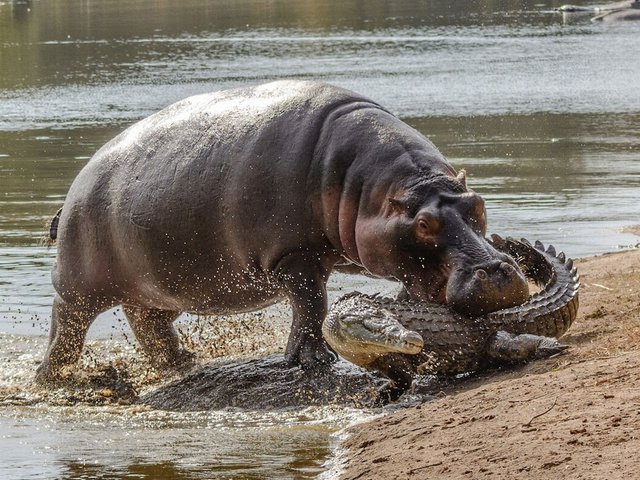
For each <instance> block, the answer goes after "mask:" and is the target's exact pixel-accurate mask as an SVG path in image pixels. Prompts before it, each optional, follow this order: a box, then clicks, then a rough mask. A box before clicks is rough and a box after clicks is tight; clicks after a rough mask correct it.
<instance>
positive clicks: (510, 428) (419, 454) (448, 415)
mask: <svg viewBox="0 0 640 480" xmlns="http://www.w3.org/2000/svg"><path fill="white" fill-rule="evenodd" d="M577 264H578V268H579V271H580V273H581V281H582V288H581V292H580V300H581V306H580V311H579V314H578V318H577V319H576V322H575V323H574V325H573V326H572V328H571V329H570V330H569V332H568V333H567V334H566V335H565V336H564V337H563V338H564V340H565V342H566V343H568V344H569V345H570V346H571V349H570V350H569V351H568V353H566V354H563V355H561V356H558V357H556V358H552V359H548V360H544V361H537V362H534V363H531V364H529V365H526V366H523V367H520V368H517V369H515V370H505V371H492V372H486V373H483V374H481V375H478V376H475V377H472V378H469V379H466V380H457V381H449V382H446V381H441V382H440V383H439V384H437V385H435V386H434V393H436V394H438V395H439V397H440V398H439V399H438V400H435V401H433V402H430V403H425V404H422V405H420V406H416V407H414V408H409V409H405V410H401V411H398V412H396V413H393V414H391V415H388V416H384V417H381V418H378V419H375V420H373V421H371V422H368V423H365V424H361V425H357V426H354V427H352V428H350V429H349V430H348V432H347V433H348V438H347V440H346V441H345V442H344V443H343V447H344V448H346V449H347V451H346V455H345V456H346V458H347V461H346V465H344V468H345V471H344V472H343V474H342V476H341V478H342V479H349V480H355V479H358V480H363V479H369V478H370V479H374V478H375V479H387V478H388V479H396V478H438V479H454V478H455V479H457V478H465V479H467V478H471V479H475V478H478V479H480V478H492V479H510V478H522V477H525V478H528V479H547V478H552V477H553V478H581V479H601V478H607V479H610V480H611V479H623V478H636V477H637V472H638V470H639V469H640V458H639V457H638V455H637V452H638V451H640V434H638V432H640V407H639V405H640V369H638V365H639V364H640V251H638V250H633V251H628V252H623V253H614V254H606V255H602V256H597V257H592V258H588V259H585V260H581V261H579V262H577Z"/></svg>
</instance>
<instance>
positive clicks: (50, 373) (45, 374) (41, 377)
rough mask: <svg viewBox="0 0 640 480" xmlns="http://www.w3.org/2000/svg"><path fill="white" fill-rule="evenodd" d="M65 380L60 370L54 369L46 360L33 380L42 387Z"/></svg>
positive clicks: (54, 384)
mask: <svg viewBox="0 0 640 480" xmlns="http://www.w3.org/2000/svg"><path fill="white" fill-rule="evenodd" d="M63 380H64V376H63V375H62V373H61V372H60V371H59V370H54V369H53V368H51V365H50V364H49V362H47V361H46V360H45V361H43V362H42V363H41V364H40V366H39V367H38V369H37V370H36V375H35V377H34V378H33V381H34V382H35V383H36V384H37V385H40V386H42V387H52V386H56V385H59V384H60V383H62V381H63Z"/></svg>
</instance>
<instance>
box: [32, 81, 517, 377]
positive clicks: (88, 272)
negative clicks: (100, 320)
mask: <svg viewBox="0 0 640 480" xmlns="http://www.w3.org/2000/svg"><path fill="white" fill-rule="evenodd" d="M53 223H55V225H54V224H53ZM53 223H52V228H51V233H50V235H51V238H52V239H53V238H56V239H57V245H58V246H57V258H56V262H55V265H54V267H53V271H52V282H53V286H54V288H55V291H56V294H55V298H54V300H53V308H52V319H51V329H50V339H49V347H48V350H47V352H46V354H45V358H44V360H43V362H42V363H41V365H40V366H39V368H38V371H37V375H36V379H37V380H38V381H40V382H46V381H48V380H55V379H57V378H59V376H60V372H61V369H62V368H63V367H64V366H67V365H71V364H73V363H75V362H76V361H77V360H78V358H79V355H80V353H81V350H82V346H83V343H84V339H85V335H86V332H87V330H88V328H89V326H90V325H91V323H92V321H93V320H94V319H95V317H96V316H97V315H98V314H99V313H100V312H102V311H105V310H107V309H109V308H112V307H114V306H117V305H122V310H123V312H124V314H125V316H126V318H127V320H128V322H129V324H130V325H131V328H132V330H133V333H134V335H135V337H136V339H137V340H138V341H139V343H140V345H141V347H142V350H143V351H144V352H145V353H146V355H147V357H148V358H149V360H150V361H151V362H152V363H153V364H154V365H155V366H156V367H158V368H181V367H185V366H186V367H188V366H189V365H191V364H192V363H193V361H194V359H193V354H192V353H190V352H189V351H187V350H186V349H184V348H183V347H182V346H181V345H180V342H179V340H178V337H177V335H176V332H175V330H174V327H173V322H174V320H175V319H176V318H177V317H178V316H179V315H180V314H181V313H182V312H193V313H197V314H202V315H216V314H228V313H235V312H246V311H251V310H256V309H260V308H263V307H265V306H267V305H269V304H272V303H275V302H278V301H281V300H283V299H288V300H289V302H290V304H291V307H292V310H293V323H292V328H291V332H290V334H289V339H288V343H287V346H286V350H285V356H286V359H287V360H288V362H289V363H290V364H293V365H299V366H302V367H304V368H314V367H319V366H322V365H325V364H328V363H331V362H332V361H333V360H334V359H335V355H334V354H333V353H332V352H331V351H330V350H329V349H328V348H327V346H326V344H325V342H324V340H323V338H322V332H321V326H322V321H323V319H324V317H325V315H326V313H327V293H326V286H325V284H326V281H327V277H328V276H329V274H330V272H331V271H332V270H334V269H338V270H339V269H342V268H344V269H349V268H353V267H355V268H358V269H360V270H361V271H363V272H366V273H367V274H370V275H374V276H378V277H383V278H388V279H394V280H397V281H399V282H402V284H404V286H405V288H406V290H407V292H408V294H409V296H410V297H412V298H414V299H424V300H428V301H436V302H439V303H448V304H450V305H451V306H452V307H453V308H455V309H457V310H459V311H460V312H462V313H465V314H468V315H474V314H482V313H484V312H486V311H489V310H498V309H501V308H506V307H509V306H513V305H516V304H519V303H522V302H524V301H525V300H526V299H527V297H528V288H527V282H526V278H525V277H524V275H523V274H522V272H521V271H520V269H519V268H518V265H517V264H516V262H515V261H514V260H513V259H512V258H511V257H510V256H509V255H506V254H504V253H502V252H499V251H497V250H496V249H494V248H493V247H492V246H491V245H490V244H489V243H488V242H487V241H486V239H485V238H484V235H485V231H486V218H485V206H484V202H483V200H482V198H481V197H480V196H479V195H478V194H477V193H475V192H473V191H472V190H471V189H469V188H468V187H467V185H466V177H465V173H464V171H460V172H456V170H454V168H453V167H452V166H451V165H449V163H448V162H447V160H446V159H445V158H444V156H443V155H442V154H441V153H440V152H439V151H438V149H437V148H436V147H435V146H434V145H433V144H432V143H431V142H430V141H429V140H428V139H427V138H425V137H424V136H423V135H422V134H420V133H419V132H417V131H416V130H414V129H413V128H411V127H410V126H409V125H407V124H406V123H404V122H402V121H401V120H399V119H398V118H397V117H396V116H394V115H393V114H392V113H390V112H389V111H388V110H386V109H385V108H383V107H382V106H380V105H378V104H377V103H375V102H374V101H372V100H369V99H367V98H366V97H364V96H361V95H359V94H357V93H354V92H352V91H349V90H346V89H343V88H339V87H336V86H332V85H329V84H326V83H319V82H310V81H278V82H273V83H268V84H265V85H260V86H254V87H248V88H238V89H232V90H227V91H219V92H215V93H207V94H202V95H196V96H192V97H189V98H186V99H184V100H182V101H179V102H177V103H175V104H173V105H170V106H168V107H167V108H165V109H164V110H161V111H160V112H158V113H156V114H153V115H151V116H150V117H148V118H145V119H143V120H141V121H140V122H138V123H136V124H134V125H132V126H130V127H129V128H127V129H126V130H125V131H123V132H122V133H121V134H119V135H118V136H116V137H115V138H114V139H112V140H111V141H109V142H108V143H107V144H105V145H104V146H103V147H102V148H101V149H100V150H99V151H98V152H97V153H96V154H95V155H94V156H93V157H92V158H91V159H90V160H89V162H88V163H87V164H86V166H85V167H84V168H83V169H82V170H81V171H80V173H79V174H78V176H77V177H76V179H75V180H74V181H73V184H72V185H71V187H70V189H69V192H68V194H67V196H66V199H65V201H64V204H63V206H62V210H61V211H60V212H59V214H58V215H57V217H56V219H55V222H53ZM473 285H477V287H474V286H473ZM486 285H493V286H495V288H491V289H487V288H486ZM476 289H480V290H481V292H482V295H475V293H476ZM476 297H477V298H476Z"/></svg>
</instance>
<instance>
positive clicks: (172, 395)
mask: <svg viewBox="0 0 640 480" xmlns="http://www.w3.org/2000/svg"><path fill="white" fill-rule="evenodd" d="M386 384H387V381H386V380H383V379H381V378H379V377H376V376H375V375H373V374H371V373H369V372H367V371H365V370H363V369H361V368H359V367H356V366H355V365H352V364H350V363H347V362H344V361H340V362H337V363H336V364H333V365H331V367H328V368H327V369H326V370H323V371H308V370H306V371H305V370H302V369H301V368H299V367H290V366H289V365H288V364H287V363H286V361H285V360H284V358H283V357H282V356H281V355H271V356H268V357H264V358H258V359H253V360H241V361H229V362H214V363H210V364H208V365H205V366H203V367H201V368H199V369H198V370H196V371H194V372H193V373H191V374H189V375H187V376H186V377H184V378H182V379H180V380H177V381H175V382H173V383H170V384H168V385H166V386H163V387H161V388H159V389H158V390H155V391H153V392H150V393H148V394H146V395H143V396H142V397H141V398H140V399H139V402H140V403H143V404H145V405H149V406H152V407H154V408H159V409H163V410H179V411H195V410H216V409H222V408H227V407H234V408H241V409H245V410H281V409H286V408H300V407H306V406H319V405H329V404H336V405H344V406H353V407H371V406H375V405H377V404H378V403H379V392H378V390H379V389H380V388H381V387H383V386H385V385H386Z"/></svg>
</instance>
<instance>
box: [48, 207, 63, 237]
mask: <svg viewBox="0 0 640 480" xmlns="http://www.w3.org/2000/svg"><path fill="white" fill-rule="evenodd" d="M61 213H62V208H60V209H59V210H58V211H57V212H56V214H55V215H54V216H53V218H52V219H51V223H50V224H49V238H48V239H47V240H48V243H49V244H50V245H53V244H54V243H56V239H57V238H58V223H60V214H61Z"/></svg>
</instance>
